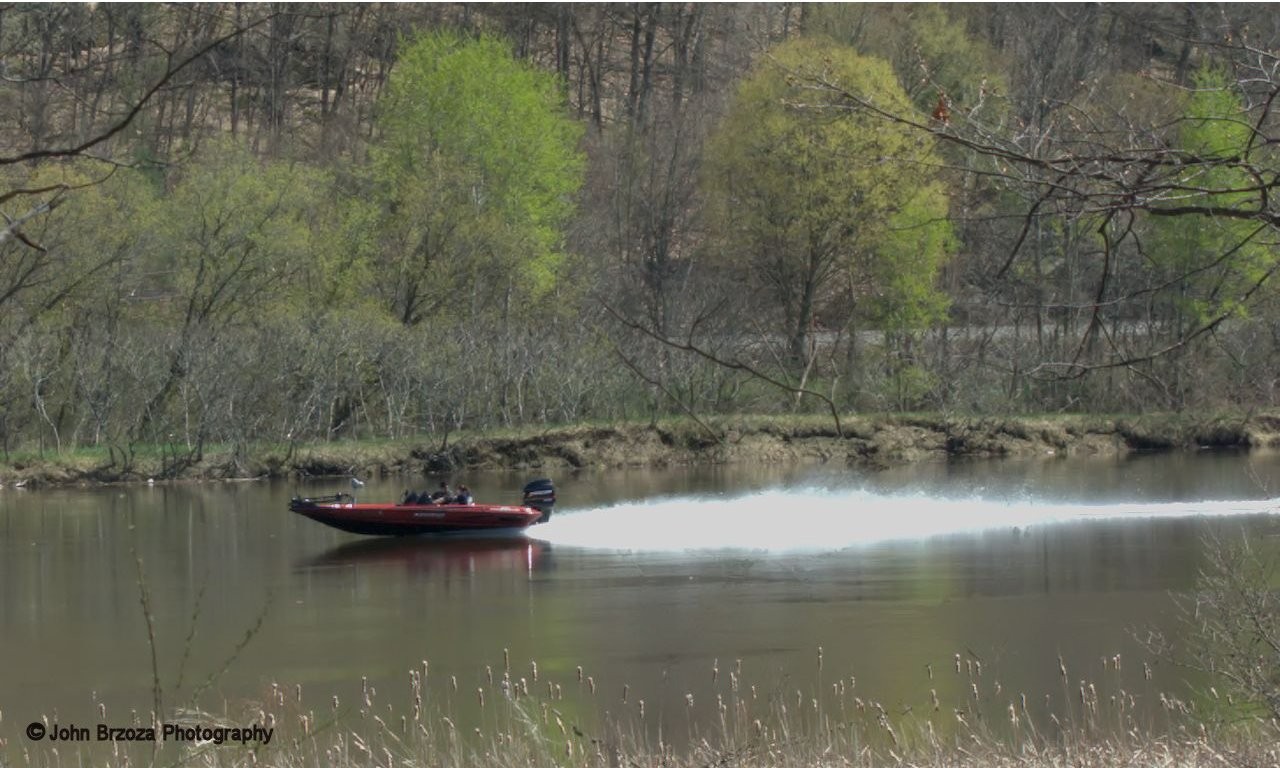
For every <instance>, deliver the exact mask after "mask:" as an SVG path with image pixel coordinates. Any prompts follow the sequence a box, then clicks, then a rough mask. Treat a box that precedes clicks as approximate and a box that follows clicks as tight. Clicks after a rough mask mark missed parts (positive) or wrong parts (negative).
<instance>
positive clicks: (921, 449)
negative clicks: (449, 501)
mask: <svg viewBox="0 0 1280 768" xmlns="http://www.w3.org/2000/svg"><path fill="white" fill-rule="evenodd" d="M1276 447H1280V413H1262V414H1257V413H1255V414H1249V415H1240V416H1235V417H1214V418H1195V417H1191V416H1187V415H1181V414H1163V415H1159V414H1157V415H1145V416H1136V417H1104V416H1046V417H972V418H965V417H956V416H930V415H915V416H899V415H887V416H856V417H849V418H847V419H845V420H843V421H842V423H841V425H840V428H839V429H837V428H836V425H835V424H834V423H833V422H832V421H831V419H829V418H820V417H812V416H798V417H755V416H742V417H719V418H715V419H704V420H701V421H694V420H691V419H680V420H674V419H673V420H667V421H660V422H658V423H656V424H636V423H624V424H595V425H582V426H565V427H550V428H534V427H530V428H525V429H523V430H519V431H510V432H505V433H501V434H481V433H475V434H466V433H462V434H458V435H453V436H447V437H446V436H434V437H432V436H427V437H423V438H420V439H418V440H401V441H381V442H366V441H342V442H331V443H319V444H309V445H294V446H256V447H250V448H248V449H245V448H243V447H242V448H241V449H240V450H231V449H210V450H205V451H203V452H201V453H199V454H198V455H192V454H191V453H190V452H182V451H175V450H172V449H170V450H164V451H159V450H156V451H150V452H142V451H138V452H136V453H135V455H134V456H132V457H128V458H126V457H125V455H124V454H123V453H122V452H120V451H109V450H103V451H79V452H75V453H64V454H61V455H57V454H51V453H48V452H46V453H45V454H44V455H43V456H41V455H25V456H23V455H17V454H14V455H11V456H10V459H9V461H7V462H4V463H3V464H0V483H2V484H3V486H4V487H8V488H12V487H15V486H22V487H34V486H58V485H85V484H101V483H118V482H147V481H148V480H232V479H257V478H278V477H299V476H321V475H357V476H361V477H370V476H372V477H378V476H388V475H396V474H413V473H423V472H451V471H457V470H475V469H537V470H545V471H548V472H551V471H565V470H574V469H586V468H598V469H609V468H618V467H645V466H648V467H658V466H672V465H691V464H715V463H730V462H754V463H762V464H773V463H795V462H840V463H843V464H847V465H850V466H866V467H885V466H892V465H895V464H901V463H907V462H913V461H922V460H930V459H943V458H960V457H974V458H996V457H1012V456H1023V457H1025V456H1069V455H1082V454H1083V455H1106V454H1117V453H1125V452H1130V451H1172V450H1201V449H1259V448H1276Z"/></svg>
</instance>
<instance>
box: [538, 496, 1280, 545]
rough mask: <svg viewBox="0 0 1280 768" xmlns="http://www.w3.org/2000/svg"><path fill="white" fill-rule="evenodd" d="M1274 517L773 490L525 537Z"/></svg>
mask: <svg viewBox="0 0 1280 768" xmlns="http://www.w3.org/2000/svg"><path fill="white" fill-rule="evenodd" d="M1277 512H1280V499H1268V500H1235V501H1193V502H1176V503H1114V504H1069V503H1056V502H1048V501H1035V500H1010V501H999V500H991V499H983V498H939V497H932V496H924V495H885V494H876V493H871V492H868V491H862V490H825V489H806V490H797V491H781V490H773V491H766V492H763V493H756V494H751V495H745V496H737V497H731V498H726V497H677V498H664V499H657V500H649V501H644V502H636V503H624V504H618V505H616V506H610V507H601V508H597V509H589V510H581V511H575V510H568V511H562V510H557V512H556V516H555V517H553V518H552V519H551V521H550V522H548V523H546V524H544V525H540V526H538V527H537V528H535V529H532V530H531V531H530V535H531V536H533V537H534V538H538V539H543V540H546V541H548V542H550V543H552V544H558V545H565V546H577V547H587V548H593V549H614V550H630V551H688V550H711V549H745V550H756V551H805V550H813V551H830V550H838V549H844V548H847V547H851V546H857V545H865V544H872V543H877V542H884V541H897V540H918V539H925V538H930V537H934V536H945V535H951V534H958V533H977V532H982V531H990V530H998V529H1012V528H1025V527H1029V526H1040V525H1049V524H1061V523H1068V522H1072V521H1087V520H1137V519H1151V518H1184V517H1223V516H1230V515H1258V514H1268V513H1277Z"/></svg>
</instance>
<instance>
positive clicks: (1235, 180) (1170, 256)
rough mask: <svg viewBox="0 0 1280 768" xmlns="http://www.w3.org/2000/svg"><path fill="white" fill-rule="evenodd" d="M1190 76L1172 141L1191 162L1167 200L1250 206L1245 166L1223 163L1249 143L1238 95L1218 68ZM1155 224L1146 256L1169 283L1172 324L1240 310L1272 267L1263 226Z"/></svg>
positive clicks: (1211, 220)
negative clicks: (1171, 287)
mask: <svg viewBox="0 0 1280 768" xmlns="http://www.w3.org/2000/svg"><path fill="white" fill-rule="evenodd" d="M1193 80H1194V89H1193V91H1192V94H1191V97H1190V99H1189V101H1188V103H1187V106H1186V115H1185V117H1184V118H1183V120H1182V121H1181V122H1180V125H1179V127H1180V130H1179V132H1178V133H1179V135H1178V143H1179V145H1180V148H1181V149H1182V150H1184V151H1185V152H1187V153H1188V155H1189V156H1191V157H1194V158H1197V159H1198V162H1195V163H1189V164H1188V168H1187V170H1186V171H1185V172H1184V173H1183V175H1182V178H1180V179H1179V180H1178V185H1177V188H1176V189H1173V190H1171V191H1170V192H1169V193H1168V194H1167V198H1168V201H1167V204H1168V205H1169V206H1182V205H1186V204H1187V203H1188V201H1205V200H1212V201H1213V203H1212V204H1213V205H1214V206H1215V207H1217V208H1235V209H1238V210H1241V211H1247V210H1250V209H1252V208H1253V207H1255V206H1256V202H1257V199H1256V195H1255V194H1253V193H1252V192H1251V191H1250V189H1251V187H1252V186H1253V185H1254V181H1253V179H1252V178H1251V177H1250V175H1249V172H1248V170H1247V169H1245V168H1243V167H1240V166H1238V165H1233V164H1229V163H1226V162H1223V161H1225V160H1229V159H1231V158H1235V157H1240V156H1242V155H1244V154H1246V153H1247V152H1248V150H1249V148H1250V144H1251V142H1252V141H1253V137H1254V132H1253V127H1252V126H1251V125H1250V123H1249V122H1248V117H1247V116H1246V115H1245V114H1244V108H1243V105H1242V103H1241V97H1240V94H1239V93H1238V92H1237V91H1236V89H1235V88H1234V87H1233V85H1232V84H1231V83H1230V81H1229V80H1228V78H1227V75H1226V73H1225V72H1223V71H1221V70H1219V69H1214V68H1204V69H1201V70H1200V71H1199V72H1197V73H1196V74H1195V76H1194V78H1193ZM1156 223H1157V227H1156V238H1155V242H1154V247H1153V249H1152V257H1153V259H1152V260H1153V263H1154V264H1155V265H1157V268H1158V269H1159V270H1160V271H1161V272H1162V273H1164V274H1166V275H1169V276H1171V279H1172V280H1173V281H1174V282H1175V285H1174V291H1175V292H1174V296H1173V306H1174V309H1175V313H1176V320H1175V322H1177V323H1182V322H1183V321H1184V320H1189V321H1190V323H1192V324H1194V325H1202V324H1204V323H1208V322H1211V321H1212V320H1213V318H1214V317H1216V316H1219V315H1228V316H1243V315H1245V314H1246V306H1245V301H1246V297H1247V296H1248V295H1249V294H1250V292H1251V291H1252V289H1253V287H1254V286H1256V285H1257V284H1259V283H1260V282H1261V281H1262V280H1264V279H1265V278H1266V275H1267V274H1268V273H1269V272H1270V271H1272V270H1274V269H1275V264H1276V250H1275V246H1274V245H1273V244H1272V238H1271V237H1269V236H1266V237H1264V236H1263V235H1264V232H1265V231H1266V230H1267V229H1268V228H1267V227H1265V226H1263V225H1261V224H1258V223H1256V222H1252V221H1248V220H1245V219H1237V218H1228V217H1225V216H1213V215H1209V216H1181V217H1176V218H1169V219H1163V220H1161V219H1157V222H1156Z"/></svg>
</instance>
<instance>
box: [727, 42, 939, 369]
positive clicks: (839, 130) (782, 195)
mask: <svg viewBox="0 0 1280 768" xmlns="http://www.w3.org/2000/svg"><path fill="white" fill-rule="evenodd" d="M815 67H817V68H821V70H822V71H823V75H824V77H825V78H827V79H832V80H838V81H839V82H841V83H843V84H844V86H845V87H846V88H849V89H853V90H856V91H858V92H860V93H864V94H866V95H867V97H868V98H870V99H874V100H875V101H876V102H877V103H880V104H883V105H884V106H885V108H886V109H890V110H893V111H895V112H903V113H911V112H912V111H913V108H912V105H911V103H910V101H909V100H908V98H907V96H906V94H904V93H903V91H902V89H901V88H900V87H899V86H898V84H897V80H896V79H895V77H894V74H893V71H892V69H891V68H890V67H889V66H888V64H886V63H885V62H883V61H881V60H878V59H874V58H869V57H865V56H861V55H859V54H857V53H856V52H854V51H853V50H852V49H850V48H847V47H844V46H841V45H838V44H835V43H832V42H830V41H828V40H825V39H799V40H795V41H792V42H789V43H787V44H785V45H783V46H781V47H779V48H777V49H775V50H774V51H772V52H771V54H770V56H769V57H768V58H767V60H765V61H764V62H763V63H762V64H761V65H759V66H758V67H756V68H755V70H754V71H753V72H752V73H751V75H750V76H749V77H748V78H747V79H746V80H745V81H743V83H742V84H741V86H740V87H739V89H738V92H737V94H736V96H735V98H734V100H733V103H732V104H731V106H730V110H729V114H728V116H727V117H726V119H725V121H724V123H723V125H722V126H721V127H720V129H719V130H718V131H717V133H716V135H715V137H713V139H712V145H711V149H710V153H709V154H710V158H709V162H708V167H709V171H710V173H709V178H708V181H709V190H708V191H709V196H710V198H711V210H712V218H713V220H714V222H715V224H716V226H717V229H718V231H719V233H720V235H721V238H722V243H723V248H724V249H725V254H726V256H727V258H729V259H731V260H732V261H733V262H734V263H738V264H741V265H742V266H743V267H745V269H746V271H747V273H748V274H749V275H750V277H751V280H752V283H753V284H754V285H755V286H757V287H758V289H760V290H762V291H763V292H764V293H765V295H767V296H768V297H769V298H770V299H771V300H772V304H773V306H774V307H776V309H777V310H778V312H779V313H780V315H781V318H780V319H781V322H782V323H783V326H784V327H783V331H784V334H785V337H786V340H787V348H788V354H789V357H790V359H791V362H792V363H793V364H795V365H797V366H800V367H803V366H805V365H807V364H808V362H809V359H810V354H811V353H810V341H811V338H812V334H813V329H814V325H815V320H816V319H817V318H818V316H819V313H820V312H821V313H822V315H823V317H824V318H828V319H829V318H830V317H832V316H843V318H844V322H847V323H849V324H852V323H853V322H854V321H855V320H856V319H858V318H861V319H864V320H865V321H867V322H868V323H870V324H872V325H874V326H875V327H877V328H879V329H882V330H884V331H886V333H896V332H905V331H909V330H914V329H919V328H924V327H927V326H928V325H929V324H930V323H932V322H934V321H936V320H937V319H938V318H940V317H941V316H942V314H943V312H944V311H945V308H946V301H945V299H944V297H943V296H942V294H941V293H940V292H939V291H938V289H937V286H936V278H937V274H938V270H939V268H940V267H941V265H942V263H943V261H944V260H945V258H946V257H947V253H948V250H949V249H950V247H951V242H952V234H951V229H950V226H949V225H948V223H947V221H946V215H947V197H946V195H945V193H944V190H943V187H942V184H941V183H940V181H939V179H938V174H937V170H936V169H937V167H938V160H937V158H936V157H935V155H934V153H933V150H932V148H931V142H929V141H927V140H923V139H922V138H921V137H919V136H918V135H914V134H912V133H911V132H910V131H908V130H906V129H904V128H901V127H898V126H896V125H893V124H888V123H885V122H884V121H879V120H875V119H871V118H868V117H864V116H860V115H851V114H849V113H848V112H846V111H845V110H843V109H841V108H839V107H838V106H834V105H831V104H828V103H827V100H826V99H825V97H823V96H822V95H821V94H819V93H817V92H815V91H813V90H811V89H808V88H806V87H805V86H804V84H803V83H804V78H803V76H801V77H797V75H798V74H799V75H803V73H805V72H806V71H811V70H813V68H815Z"/></svg>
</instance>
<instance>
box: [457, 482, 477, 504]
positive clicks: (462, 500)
mask: <svg viewBox="0 0 1280 768" xmlns="http://www.w3.org/2000/svg"><path fill="white" fill-rule="evenodd" d="M453 503H454V504H468V505H470V504H473V503H474V500H473V499H472V498H471V489H470V488H468V487H467V486H465V485H459V486H458V495H457V496H454V497H453Z"/></svg>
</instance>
